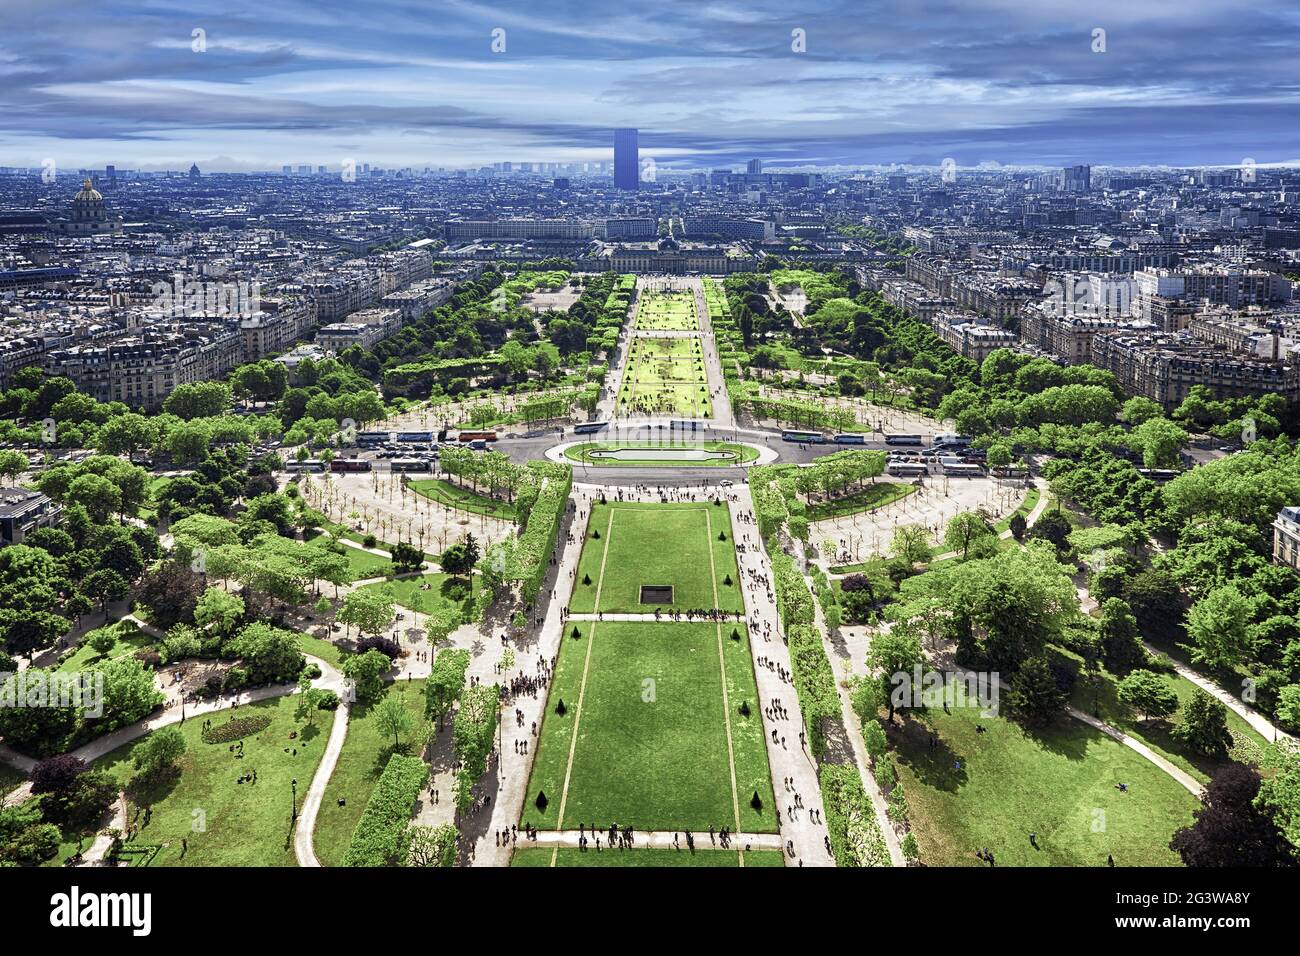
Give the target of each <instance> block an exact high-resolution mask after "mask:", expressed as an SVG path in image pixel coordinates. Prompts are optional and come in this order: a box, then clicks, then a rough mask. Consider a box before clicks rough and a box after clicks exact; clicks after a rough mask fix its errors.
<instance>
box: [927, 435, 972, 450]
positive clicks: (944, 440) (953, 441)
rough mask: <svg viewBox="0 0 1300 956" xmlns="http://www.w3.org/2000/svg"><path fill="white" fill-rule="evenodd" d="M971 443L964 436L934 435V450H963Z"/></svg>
mask: <svg viewBox="0 0 1300 956" xmlns="http://www.w3.org/2000/svg"><path fill="white" fill-rule="evenodd" d="M970 443H971V439H970V438H969V437H968V436H966V435H935V436H934V447H935V448H963V447H965V446H966V445H969V444H970Z"/></svg>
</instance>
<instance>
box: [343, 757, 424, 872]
mask: <svg viewBox="0 0 1300 956" xmlns="http://www.w3.org/2000/svg"><path fill="white" fill-rule="evenodd" d="M428 778H429V768H428V766H427V765H426V764H425V762H424V761H423V760H421V759H420V758H418V757H406V756H403V755H402V754H394V755H393V756H392V757H390V758H389V760H388V765H387V766H386V767H384V772H383V773H382V774H381V775H380V777H379V782H378V783H376V784H375V789H374V792H373V793H372V794H371V795H370V801H369V802H368V803H367V804H366V809H365V812H364V813H362V814H361V819H360V820H359V821H357V828H356V829H355V830H354V831H353V832H352V843H351V844H350V845H349V846H348V852H347V854H346V855H345V856H344V858H343V865H344V866H393V865H397V864H400V863H402V862H405V853H404V852H403V851H404V850H405V847H404V845H403V844H404V842H405V841H404V835H405V833H406V828H407V825H408V824H409V823H410V821H411V813H412V811H413V810H414V809H415V801H416V799H417V798H418V797H419V796H420V791H421V790H422V789H424V784H425V781H426V780H428Z"/></svg>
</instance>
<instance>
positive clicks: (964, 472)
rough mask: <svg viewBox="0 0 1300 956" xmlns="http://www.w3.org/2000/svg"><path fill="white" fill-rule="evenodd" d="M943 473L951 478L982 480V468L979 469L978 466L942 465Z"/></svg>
mask: <svg viewBox="0 0 1300 956" xmlns="http://www.w3.org/2000/svg"><path fill="white" fill-rule="evenodd" d="M943 473H944V474H945V475H948V476H949V477H952V478H983V477H984V469H983V468H981V467H980V466H979V465H971V464H966V463H962V464H958V465H944V466H943Z"/></svg>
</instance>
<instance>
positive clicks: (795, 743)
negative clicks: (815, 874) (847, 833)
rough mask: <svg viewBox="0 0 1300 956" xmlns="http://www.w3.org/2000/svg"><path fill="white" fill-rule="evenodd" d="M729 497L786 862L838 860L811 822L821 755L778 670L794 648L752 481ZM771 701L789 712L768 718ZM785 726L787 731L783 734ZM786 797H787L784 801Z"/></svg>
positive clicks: (818, 801) (818, 803) (787, 668)
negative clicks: (771, 585) (809, 741)
mask: <svg viewBox="0 0 1300 956" xmlns="http://www.w3.org/2000/svg"><path fill="white" fill-rule="evenodd" d="M727 498H728V503H727V507H728V508H729V510H730V512H731V528H732V541H733V542H734V543H735V544H736V561H737V563H738V564H739V566H740V582H741V584H742V593H743V594H744V598H745V610H746V616H747V619H748V621H749V648H750V653H751V654H752V655H753V657H754V677H755V680H756V682H757V685H758V697H759V703H760V704H762V705H763V708H764V710H763V717H764V720H763V729H764V733H763V742H764V744H765V745H766V747H767V761H768V765H769V766H770V768H771V773H772V790H773V793H774V794H775V797H776V803H777V810H778V812H779V813H780V815H781V836H782V838H783V841H784V842H783V846H784V845H787V844H792V845H793V853H789V852H787V857H786V864H787V865H803V866H834V865H835V860H834V858H833V857H832V856H831V855H830V854H829V853H828V852H827V850H826V840H827V830H826V825H825V823H813V822H812V814H811V812H810V811H812V810H816V811H817V815H818V817H820V818H822V819H824V815H823V813H822V794H821V783H820V782H819V780H818V777H817V761H816V760H814V759H813V756H812V753H811V752H810V751H809V750H808V747H807V745H806V744H805V745H803V746H800V745H799V738H800V735H801V734H802V733H803V728H804V721H803V714H802V712H801V710H800V707H799V695H798V694H797V693H795V690H794V687H793V685H792V684H789V683H787V682H785V681H783V680H782V679H781V678H780V676H778V675H779V673H781V672H782V671H784V672H785V673H786V674H789V673H791V672H792V668H791V665H790V649H789V647H788V646H787V644H786V641H785V637H784V634H783V632H782V629H781V616H780V614H779V612H778V611H777V607H776V601H775V598H774V596H773V595H772V593H771V592H770V591H769V589H768V587H764V586H762V585H764V584H767V583H768V582H771V580H772V566H771V564H770V563H769V562H768V559H767V552H766V551H764V550H763V547H762V545H761V543H760V542H759V538H758V530H757V528H756V527H755V526H754V525H753V524H751V523H749V521H748V520H745V519H749V518H752V516H753V513H754V500H753V498H752V497H751V496H750V492H749V486H748V485H742V486H738V487H736V488H732V489H729V491H728V494H727ZM754 582H759V583H758V584H755V583H754ZM773 702H779V703H781V704H782V705H783V706H784V705H787V704H788V706H785V709H786V710H787V711H788V712H789V717H787V718H785V719H780V718H778V719H777V720H776V721H769V720H768V719H767V711H766V708H767V707H768V706H769V705H771V704H772V703H773ZM774 724H775V725H776V726H775V727H774V726H773V725H774ZM783 729H784V730H785V731H786V736H782V735H781V730H783ZM773 734H776V736H777V739H776V740H773V739H772V735H773ZM786 778H793V781H794V782H793V784H792V785H790V786H789V787H787V786H786V785H784V784H782V785H778V782H777V781H778V779H779V780H782V781H784V780H785V779H786ZM794 794H798V795H799V796H800V797H802V799H803V803H804V807H803V809H797V808H795V807H794V803H793V796H794ZM783 799H784V800H787V801H789V802H788V803H785V804H784V805H783V804H782V800H783Z"/></svg>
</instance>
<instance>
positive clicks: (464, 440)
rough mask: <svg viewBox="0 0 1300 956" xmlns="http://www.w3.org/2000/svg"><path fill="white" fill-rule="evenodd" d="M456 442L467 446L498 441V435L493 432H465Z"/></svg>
mask: <svg viewBox="0 0 1300 956" xmlns="http://www.w3.org/2000/svg"><path fill="white" fill-rule="evenodd" d="M456 440H457V441H459V442H460V443H461V444H465V445H467V444H469V443H470V442H476V441H496V440H497V433H496V432H493V431H464V432H461V433H460V434H459V435H457V436H456Z"/></svg>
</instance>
